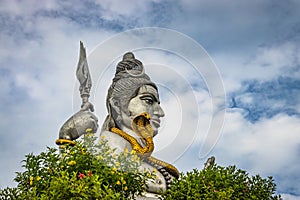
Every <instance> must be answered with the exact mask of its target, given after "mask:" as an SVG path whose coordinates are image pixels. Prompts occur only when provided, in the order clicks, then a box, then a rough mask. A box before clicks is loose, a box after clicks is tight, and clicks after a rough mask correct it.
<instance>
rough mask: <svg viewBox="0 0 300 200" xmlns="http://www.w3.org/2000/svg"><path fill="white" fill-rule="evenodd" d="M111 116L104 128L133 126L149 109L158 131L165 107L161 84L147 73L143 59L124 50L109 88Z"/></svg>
mask: <svg viewBox="0 0 300 200" xmlns="http://www.w3.org/2000/svg"><path fill="white" fill-rule="evenodd" d="M106 106H107V110H108V116H107V117H106V119H105V122H104V124H103V127H102V131H105V130H107V131H109V130H110V129H111V128H112V127H116V128H119V129H123V128H124V127H125V128H129V129H131V123H132V120H133V118H134V117H135V116H137V115H139V114H141V113H143V112H147V113H149V114H150V117H151V118H150V123H151V126H152V128H153V131H154V135H156V134H157V133H158V128H159V127H160V117H163V116H164V111H163V110H162V108H161V106H160V100H159V95H158V90H157V86H156V84H155V83H153V82H152V81H151V80H150V78H149V76H148V75H147V74H145V73H144V67H143V64H142V62H141V61H139V60H137V59H135V57H134V54H133V53H131V52H128V53H126V54H124V56H123V60H122V61H121V62H119V63H118V65H117V68H116V73H115V77H114V78H113V81H112V84H111V86H110V88H109V89H108V94H107V98H106Z"/></svg>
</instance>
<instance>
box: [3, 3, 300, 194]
mask: <svg viewBox="0 0 300 200" xmlns="http://www.w3.org/2000/svg"><path fill="white" fill-rule="evenodd" d="M299 9H300V3H299V2H298V1H296V0H294V1H292V0H287V1H271V0H270V1H268V0H266V1H258V0H257V1H233V0H232V1H229V0H228V1H225V0H224V1H215V0H213V1H196V0H178V1H160V0H152V1H150V0H149V1H133V0H131V1H126V3H124V1H121V0H120V1H118V0H113V1H111V0H98V1H97V0H95V1H85V2H83V1H79V0H78V1H60V0H52V1H50V0H49V1H43V2H41V1H37V0H36V1H34V0H31V1H30V0H28V1H26V2H25V1H13V0H10V1H8V0H7V1H5V0H3V1H1V2H0V24H1V29H0V42H1V43H0V44H1V48H0V88H1V89H0V108H1V109H0V110H1V111H0V119H1V120H0V128H1V131H0V135H1V140H0V187H6V186H15V183H14V182H13V178H14V177H15V172H16V171H20V170H22V169H21V163H20V161H21V160H23V159H24V155H25V154H28V153H31V152H33V153H39V152H41V151H44V150H45V149H46V146H50V147H55V144H54V141H55V140H56V139H57V136H58V131H59V129H60V127H61V125H62V124H63V123H64V121H65V120H66V119H67V118H68V117H70V116H71V115H72V114H73V113H74V112H76V111H77V110H78V108H79V102H80V98H79V92H78V83H77V80H76V77H75V70H76V66H77V61H78V52H79V41H80V40H81V41H83V42H84V44H85V46H86V48H87V54H88V62H89V65H90V68H91V73H92V79H93V91H92V95H91V101H92V102H93V103H94V105H95V107H96V115H97V116H98V118H99V124H100V125H101V124H102V121H103V120H104V117H105V115H106V108H105V96H106V91H107V88H108V86H109V84H110V82H111V79H112V77H113V73H114V67H115V64H116V63H117V62H118V61H119V60H120V59H121V56H122V54H123V53H125V52H126V51H133V52H134V53H135V55H136V57H137V58H138V59H139V60H141V61H142V62H143V63H144V65H145V67H146V73H148V74H149V75H150V76H151V78H152V79H153V80H154V81H155V82H156V83H157V84H158V86H159V92H160V96H161V104H162V107H163V109H164V110H165V113H166V116H165V118H164V119H163V121H162V127H161V132H160V133H159V135H158V136H157V138H156V139H155V141H156V153H155V154H156V156H157V157H160V158H163V159H165V160H167V161H169V162H172V163H173V164H174V165H176V166H177V167H178V168H179V170H181V171H188V170H191V169H193V168H200V169H201V168H202V167H203V163H204V162H205V160H206V159H207V157H209V156H211V155H214V156H215V157H216V161H217V163H218V164H220V165H222V166H228V165H236V166H237V167H238V168H241V169H244V170H247V171H248V172H249V173H250V174H253V175H254V174H260V175H261V176H263V177H267V176H273V177H274V179H275V183H276V184H277V191H278V193H281V194H284V196H285V199H300V184H299V183H300V173H299V169H300V161H299V154H300V13H299ZM153 27H155V28H153ZM97 134H99V133H97Z"/></svg>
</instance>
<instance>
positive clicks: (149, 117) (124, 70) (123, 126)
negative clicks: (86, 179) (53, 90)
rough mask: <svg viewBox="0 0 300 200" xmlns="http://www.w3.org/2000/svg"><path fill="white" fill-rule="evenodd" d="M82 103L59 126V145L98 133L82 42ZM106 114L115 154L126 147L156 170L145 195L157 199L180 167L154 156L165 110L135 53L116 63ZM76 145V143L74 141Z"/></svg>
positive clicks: (103, 131)
mask: <svg viewBox="0 0 300 200" xmlns="http://www.w3.org/2000/svg"><path fill="white" fill-rule="evenodd" d="M76 74H77V78H78V80H79V82H80V88H79V90H80V94H81V98H82V105H81V109H80V111H79V112H77V113H75V114H74V115H73V116H72V117H71V118H70V119H68V120H67V121H66V122H65V123H64V125H63V126H62V128H61V129H60V133H59V139H58V140H57V141H56V143H57V144H59V145H60V144H63V143H64V142H70V141H71V142H74V140H76V139H77V138H79V137H80V136H81V135H83V134H85V131H86V130H87V128H88V129H91V130H92V132H94V133H95V132H96V131H97V128H98V119H97V117H96V116H95V115H94V114H93V113H92V112H93V111H94V107H93V105H92V104H91V103H90V102H89V101H88V98H89V92H90V89H91V86H92V82H91V77H90V74H89V69H88V65H87V60H86V53H85V48H84V47H83V44H82V43H80V58H79V62H78V67H77V73H76ZM106 107H107V111H108V114H107V117H106V119H105V120H104V123H103V125H102V129H101V132H100V136H101V138H105V140H106V141H107V144H108V145H109V146H110V147H111V148H112V149H115V152H116V153H121V152H123V151H125V150H129V151H133V152H135V153H136V154H137V155H138V156H139V157H140V158H141V160H142V165H141V167H140V168H141V170H149V171H151V172H155V173H156V174H155V175H156V176H155V177H156V179H155V181H148V182H147V183H146V188H147V189H146V190H147V193H145V197H141V199H157V194H159V193H162V192H165V191H166V190H167V189H168V188H169V187H170V184H171V181H172V179H174V178H178V176H179V172H178V170H177V169H176V168H175V167H174V166H173V165H171V164H168V163H166V162H164V161H161V160H158V159H156V158H154V157H152V152H153V150H154V143H153V137H155V136H156V135H157V134H158V129H159V127H160V118H161V117H164V115H165V114H164V111H163V109H162V108H161V106H160V99H159V94H158V88H157V85H156V84H155V83H154V82H152V81H151V79H150V77H149V76H148V75H147V74H146V73H145V69H144V66H143V63H142V62H141V61H139V60H138V59H136V58H135V56H134V54H133V53H132V52H128V53H126V54H124V56H123V59H122V61H120V62H119V63H118V64H117V66H116V72H115V75H114V78H113V80H112V83H111V85H110V87H109V89H108V93H107V98H106ZM74 144H75V142H74Z"/></svg>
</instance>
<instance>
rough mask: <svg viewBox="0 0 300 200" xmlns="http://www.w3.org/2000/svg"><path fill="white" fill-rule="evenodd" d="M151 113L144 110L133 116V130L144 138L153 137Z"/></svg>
mask: <svg viewBox="0 0 300 200" xmlns="http://www.w3.org/2000/svg"><path fill="white" fill-rule="evenodd" d="M150 118H151V116H150V114H149V113H147V112H143V113H141V114H139V115H137V116H136V117H134V118H133V121H132V124H131V126H132V130H133V131H134V132H136V133H138V134H139V135H141V136H142V137H143V138H147V137H153V129H152V127H151V125H150Z"/></svg>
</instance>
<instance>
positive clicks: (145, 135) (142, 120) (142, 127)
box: [110, 113, 179, 177]
mask: <svg viewBox="0 0 300 200" xmlns="http://www.w3.org/2000/svg"><path fill="white" fill-rule="evenodd" d="M149 119H150V115H149V114H148V113H143V114H141V115H139V116H137V117H135V118H134V119H133V121H132V129H133V131H134V132H135V133H137V134H138V135H139V136H141V138H142V139H143V140H144V141H145V143H146V146H145V147H142V146H141V145H140V144H139V143H138V141H137V140H136V139H135V138H134V137H132V136H131V135H129V134H127V133H126V132H124V131H122V130H120V129H118V128H115V127H114V128H111V129H110V130H111V132H113V133H116V134H118V135H119V136H121V137H123V138H124V139H125V140H127V141H128V142H129V143H130V144H131V146H132V150H133V151H135V152H136V153H137V154H138V155H139V156H140V157H142V158H143V159H144V160H145V161H146V162H147V161H148V162H150V163H153V164H155V165H158V166H160V167H162V168H164V169H165V170H166V171H167V172H169V173H170V174H171V175H172V176H174V177H178V176H179V171H178V170H177V168H176V167H174V166H173V165H171V164H169V163H167V162H164V161H161V160H159V159H156V158H154V157H152V156H151V154H152V152H153V150H154V143H153V129H152V127H151V125H150V121H149Z"/></svg>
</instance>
